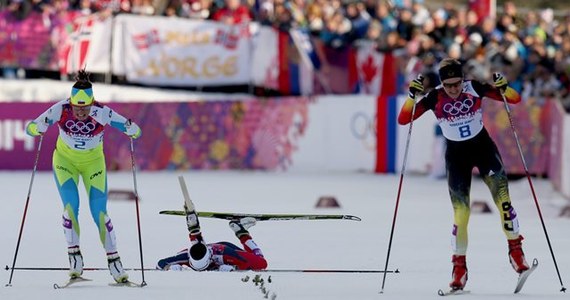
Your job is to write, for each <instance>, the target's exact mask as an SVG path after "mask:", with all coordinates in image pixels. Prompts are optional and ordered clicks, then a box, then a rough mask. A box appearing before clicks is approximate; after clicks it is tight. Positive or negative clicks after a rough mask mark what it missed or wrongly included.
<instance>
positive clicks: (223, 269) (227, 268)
mask: <svg viewBox="0 0 570 300" xmlns="http://www.w3.org/2000/svg"><path fill="white" fill-rule="evenodd" d="M235 270H236V267H234V266H231V265H221V266H220V267H219V268H218V271H220V272H231V271H235Z"/></svg>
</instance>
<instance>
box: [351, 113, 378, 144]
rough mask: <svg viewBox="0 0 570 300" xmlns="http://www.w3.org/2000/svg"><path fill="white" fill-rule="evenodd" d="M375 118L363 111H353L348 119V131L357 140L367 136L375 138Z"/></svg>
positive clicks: (364, 138)
mask: <svg viewBox="0 0 570 300" xmlns="http://www.w3.org/2000/svg"><path fill="white" fill-rule="evenodd" d="M376 118H377V116H376V115H374V116H373V117H371V116H369V115H368V114H365V113H364V112H357V113H355V114H354V115H353V116H352V118H351V120H350V131H351V133H352V135H353V136H354V137H355V138H357V139H359V140H366V139H367V138H370V137H373V138H376V131H377V130H376Z"/></svg>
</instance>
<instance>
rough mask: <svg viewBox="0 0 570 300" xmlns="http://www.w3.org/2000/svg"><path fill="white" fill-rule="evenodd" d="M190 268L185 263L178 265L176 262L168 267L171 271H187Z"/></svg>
mask: <svg viewBox="0 0 570 300" xmlns="http://www.w3.org/2000/svg"><path fill="white" fill-rule="evenodd" d="M188 269H190V268H189V267H187V266H185V265H178V264H174V265H170V266H169V267H168V270H169V271H185V270H188Z"/></svg>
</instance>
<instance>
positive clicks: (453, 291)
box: [437, 289, 471, 297]
mask: <svg viewBox="0 0 570 300" xmlns="http://www.w3.org/2000/svg"><path fill="white" fill-rule="evenodd" d="M469 293H471V291H469V290H460V289H450V290H448V291H444V290H438V291H437V294H438V295H440V296H442V297H443V296H454V295H464V294H469Z"/></svg>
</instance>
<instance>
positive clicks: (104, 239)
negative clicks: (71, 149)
mask: <svg viewBox="0 0 570 300" xmlns="http://www.w3.org/2000/svg"><path fill="white" fill-rule="evenodd" d="M81 177H82V178H83V183H84V185H85V189H86V190H87V194H88V195H89V208H90V209H91V216H92V217H93V221H94V222H95V224H96V225H97V228H98V230H99V239H100V240H101V243H102V244H103V247H104V248H105V252H106V253H107V262H108V264H109V271H110V272H111V275H112V276H113V278H114V279H115V281H117V282H126V281H128V278H129V275H128V274H127V273H126V272H125V270H124V268H123V264H122V262H121V258H120V256H119V253H118V251H117V239H116V236H115V230H114V228H113V223H112V222H111V218H110V217H109V215H108V214H107V170H106V167H105V157H104V156H103V155H101V156H99V157H97V158H96V159H94V160H93V161H91V162H90V163H89V164H88V165H85V166H84V167H83V168H82V170H81Z"/></svg>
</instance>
